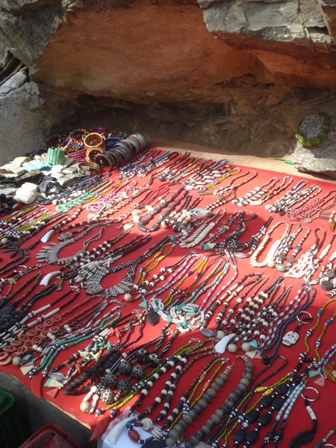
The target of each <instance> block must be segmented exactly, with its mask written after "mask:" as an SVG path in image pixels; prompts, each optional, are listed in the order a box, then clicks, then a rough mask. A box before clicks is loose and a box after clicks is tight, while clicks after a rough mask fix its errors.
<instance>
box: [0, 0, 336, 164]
mask: <svg viewBox="0 0 336 448" xmlns="http://www.w3.org/2000/svg"><path fill="white" fill-rule="evenodd" d="M323 5H324V4H323ZM323 5H320V4H319V3H316V2H315V0H301V1H300V2H298V1H296V0H292V1H287V0H286V1H274V0H263V1H261V0H254V1H244V2H242V1H236V0H232V1H220V0H216V1H211V0H207V1H206V0H204V1H203V0H198V1H196V0H194V1H193V0H190V1H188V0H137V1H135V0H95V1H93V0H83V1H78V0H77V1H71V0H52V1H46V0H35V1H34V0H15V1H9V0H5V1H3V2H2V3H1V6H0V40H1V41H2V43H3V44H4V45H5V46H6V48H7V49H8V50H9V51H10V52H11V53H12V54H13V55H14V56H16V57H17V58H18V59H19V60H20V61H22V62H23V63H24V64H25V65H26V66H27V67H28V73H29V81H31V82H34V83H35V84H36V85H37V86H38V89H39V93H38V96H39V97H40V98H42V100H43V106H41V107H42V108H44V109H45V114H44V115H43V114H42V116H39V118H38V120H39V126H40V132H41V135H42V137H41V139H43V138H46V136H47V135H48V134H49V132H52V131H60V130H63V131H64V132H67V131H69V130H71V129H73V128H74V127H87V128H89V127H93V126H95V125H97V124H100V125H105V126H106V127H107V128H109V129H116V130H121V131H124V132H134V131H138V130H141V131H147V132H149V133H150V134H151V135H153V136H156V137H167V138H172V139H180V140H184V141H190V142H196V143H200V144H205V145H209V146H214V147H216V148H222V149H223V151H225V150H233V151H237V152H246V153H253V154H264V155H265V154H276V155H281V154H285V153H288V152H291V151H292V150H293V148H294V146H295V143H296V141H295V138H294V133H295V128H296V126H297V124H298V123H299V122H300V121H301V120H302V119H303V118H304V117H305V115H307V114H308V113H314V112H327V113H328V112H329V113H333V111H334V110H335V104H336V103H335V94H334V92H335V89H336V51H335V50H336V46H335V41H334V34H333V33H334V31H333V26H332V11H333V10H332V5H331V6H330V7H329V13H328V12H327V11H326V8H323V7H322V6H323ZM328 14H329V15H328ZM0 107H1V98H0ZM7 125H8V123H7ZM0 133H1V124H0ZM21 146H22V145H21ZM21 146H20V141H17V139H16V148H17V151H18V152H22V147H21ZM28 146H29V145H28ZM28 146H27V144H25V145H24V147H25V149H31V148H28ZM32 146H33V147H36V142H35V141H34V144H33V145H32ZM0 151H2V152H3V151H6V148H5V147H3V146H2V145H1V142H0Z"/></svg>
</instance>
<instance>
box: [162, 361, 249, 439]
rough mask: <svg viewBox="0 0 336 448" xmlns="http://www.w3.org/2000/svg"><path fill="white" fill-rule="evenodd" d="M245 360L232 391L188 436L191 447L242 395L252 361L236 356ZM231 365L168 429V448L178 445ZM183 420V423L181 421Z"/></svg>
mask: <svg viewBox="0 0 336 448" xmlns="http://www.w3.org/2000/svg"><path fill="white" fill-rule="evenodd" d="M238 358H240V359H242V360H243V361H244V362H245V369H244V372H243V374H242V378H241V379H240V381H239V383H238V385H237V386H236V388H235V389H234V391H233V392H232V393H230V394H229V395H228V397H227V398H226V400H225V401H224V403H223V404H222V405H221V406H220V407H219V408H218V409H217V410H215V412H213V413H212V415H211V416H210V418H209V419H208V420H207V422H206V423H205V424H204V425H202V426H201V428H200V429H198V430H197V431H196V432H195V433H194V434H193V435H191V436H190V437H189V440H188V442H187V443H188V444H189V446H191V447H194V446H197V445H198V444H199V443H200V441H202V440H203V439H205V438H206V437H207V436H209V435H210V434H211V432H212V431H214V430H215V428H216V426H217V425H218V424H220V423H221V421H222V419H223V418H224V417H225V416H226V415H227V414H229V413H230V412H231V409H232V408H233V407H234V406H235V405H236V404H237V402H238V401H239V399H240V398H241V397H242V395H243V394H244V393H245V392H246V390H247V388H248V386H249V384H250V382H251V380H252V372H253V363H252V361H250V360H249V359H248V358H247V357H246V356H240V357H238ZM232 367H233V366H230V367H227V368H226V370H225V371H224V372H223V373H222V374H219V376H218V378H216V379H215V380H214V384H213V385H212V386H210V387H209V388H208V390H207V391H206V393H205V394H203V397H202V399H201V400H200V401H199V402H198V403H197V404H196V405H195V406H194V407H193V409H191V410H190V411H189V412H188V414H186V416H184V417H183V419H182V420H181V421H180V422H179V423H177V424H176V425H175V426H174V428H173V430H171V431H169V433H168V437H167V439H166V445H167V446H168V447H169V448H173V447H175V446H177V445H178V441H179V440H180V439H181V435H182V434H183V433H184V431H185V430H186V428H187V427H188V426H189V424H190V423H192V422H193V421H194V420H196V419H197V417H198V415H199V414H201V413H202V412H203V411H204V409H206V407H207V406H208V404H209V403H210V402H211V401H212V399H213V397H215V396H216V395H217V393H218V390H220V389H221V388H222V386H223V385H224V383H225V381H226V380H227V379H228V374H229V372H230V370H231V369H232ZM182 422H184V423H182Z"/></svg>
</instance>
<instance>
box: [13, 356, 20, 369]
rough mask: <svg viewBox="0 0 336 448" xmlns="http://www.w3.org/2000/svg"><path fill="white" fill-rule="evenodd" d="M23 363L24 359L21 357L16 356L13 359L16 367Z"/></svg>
mask: <svg viewBox="0 0 336 448" xmlns="http://www.w3.org/2000/svg"><path fill="white" fill-rule="evenodd" d="M21 362H22V359H21V357H20V356H14V358H13V359H12V363H13V365H14V366H16V367H18V366H20V365H21Z"/></svg>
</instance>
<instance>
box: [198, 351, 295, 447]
mask: <svg viewBox="0 0 336 448" xmlns="http://www.w3.org/2000/svg"><path fill="white" fill-rule="evenodd" d="M279 358H281V359H282V360H283V361H284V362H283V363H282V364H281V365H280V366H279V367H278V368H276V369H275V370H274V371H273V372H271V373H270V374H269V375H267V376H266V377H265V378H262V379H261V380H259V381H258V382H256V381H257V379H258V378H259V377H261V375H263V374H264V373H265V372H266V370H268V369H269V368H270V367H271V366H272V364H273V362H274V360H273V361H272V363H270V364H269V365H267V366H266V367H264V368H263V369H262V370H261V371H260V372H258V373H257V374H256V375H255V376H254V378H253V380H252V382H251V383H250V384H249V385H248V387H247V389H246V392H245V394H244V395H243V396H242V398H241V400H240V401H239V403H238V404H237V405H236V407H235V408H233V409H232V411H231V412H230V414H229V415H228V417H227V419H225V420H223V421H222V423H221V425H220V426H219V428H218V429H217V431H216V432H215V433H214V434H213V435H212V436H211V437H210V438H209V439H208V440H207V443H208V444H211V446H215V443H216V446H219V442H220V440H221V439H222V438H223V437H224V444H223V446H227V442H228V438H229V436H230V434H232V433H233V431H234V430H235V429H236V427H237V425H238V423H242V426H243V430H238V431H236V433H235V434H234V441H235V442H236V438H238V439H240V438H242V440H243V438H244V437H246V431H245V429H246V427H247V425H248V424H249V423H252V421H253V418H254V420H256V418H258V417H260V413H259V410H257V413H259V414H256V413H255V412H253V411H254V410H253V407H254V406H256V404H259V403H260V405H261V406H266V405H267V403H265V400H266V398H265V397H267V396H268V395H270V394H271V393H273V392H274V389H275V388H276V387H278V386H279V385H280V384H281V383H282V382H283V381H284V380H283V379H282V380H280V381H277V382H276V383H275V384H273V385H272V386H269V387H265V386H263V387H259V386H261V384H263V383H265V381H267V380H268V379H269V378H271V377H272V376H274V375H276V374H277V373H278V372H280V371H281V370H282V369H283V368H284V367H285V366H286V365H287V364H288V361H287V359H286V358H284V357H282V356H279ZM252 386H253V390H251V389H252ZM259 392H263V396H262V397H261V398H260V399H258V400H257V402H256V403H254V405H253V407H251V408H250V409H249V410H247V407H248V405H249V403H250V402H251V400H252V398H253V396H254V394H255V393H259ZM276 393H277V394H279V391H278V390H277V391H276ZM282 393H284V391H283V392H282ZM262 400H264V402H263V403H261V401H262ZM251 411H252V413H251ZM253 414H254V415H253ZM252 415H253V418H252ZM230 425H233V426H232V428H231V429H230V430H229V431H228V427H229V426H230ZM241 431H243V434H240V435H239V436H237V432H238V434H239V432H241Z"/></svg>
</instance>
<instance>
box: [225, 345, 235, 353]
mask: <svg viewBox="0 0 336 448" xmlns="http://www.w3.org/2000/svg"><path fill="white" fill-rule="evenodd" d="M227 349H228V351H229V352H230V353H236V351H237V346H236V344H229V345H228V347H227Z"/></svg>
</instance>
